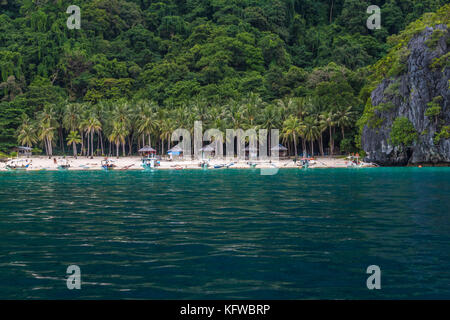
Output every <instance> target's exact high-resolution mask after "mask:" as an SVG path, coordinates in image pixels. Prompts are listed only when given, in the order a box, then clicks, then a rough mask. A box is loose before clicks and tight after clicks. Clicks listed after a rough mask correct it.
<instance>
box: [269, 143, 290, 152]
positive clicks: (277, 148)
mask: <svg viewBox="0 0 450 320" xmlns="http://www.w3.org/2000/svg"><path fill="white" fill-rule="evenodd" d="M270 150H272V151H276V150H278V151H287V148H286V147H285V146H283V145H281V144H278V146H275V147H272V149H270Z"/></svg>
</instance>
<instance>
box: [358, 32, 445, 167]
mask: <svg viewBox="0 0 450 320" xmlns="http://www.w3.org/2000/svg"><path fill="white" fill-rule="evenodd" d="M449 40H450V35H449V31H448V27H447V24H445V23H440V24H436V25H434V26H432V27H431V26H427V27H425V28H424V30H423V31H421V32H416V33H415V34H414V35H413V36H410V37H409V38H407V41H405V43H404V45H403V46H398V47H397V49H396V52H395V55H394V54H392V55H391V58H389V57H388V58H387V59H386V61H390V60H395V61H394V62H393V63H392V64H391V66H390V69H391V70H390V73H389V72H387V73H386V74H384V78H383V79H382V80H381V82H378V83H377V84H376V86H374V87H375V89H374V90H373V91H371V94H370V99H369V100H368V103H367V105H366V110H365V114H364V116H363V119H362V121H361V131H360V134H361V147H362V149H363V150H364V151H365V153H366V161H370V162H375V163H378V164H380V165H407V164H418V163H447V164H450V91H449V78H450V67H449V45H450V41H449ZM393 57H394V58H393ZM395 57H396V58H395ZM386 61H385V62H386ZM380 66H381V64H380V65H379V66H378V67H380ZM393 69H396V70H393ZM392 70H393V71H392ZM387 74H389V75H390V76H387ZM433 107H434V108H433ZM431 108H433V109H431ZM400 117H405V118H407V119H408V120H409V121H410V122H411V123H412V125H413V126H414V129H413V130H415V135H414V137H415V138H414V141H413V142H412V143H411V144H409V145H405V144H395V143H393V142H392V140H393V139H392V127H393V123H394V122H395V120H396V119H397V118H400Z"/></svg>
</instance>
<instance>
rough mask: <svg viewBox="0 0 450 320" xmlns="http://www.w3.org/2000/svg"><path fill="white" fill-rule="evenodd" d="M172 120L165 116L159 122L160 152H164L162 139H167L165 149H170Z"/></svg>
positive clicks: (172, 128)
mask: <svg viewBox="0 0 450 320" xmlns="http://www.w3.org/2000/svg"><path fill="white" fill-rule="evenodd" d="M173 126H174V123H173V120H172V119H171V118H169V117H166V118H164V119H162V120H161V122H160V136H159V137H160V139H161V148H162V149H161V154H164V140H167V150H169V149H170V137H171V136H172V132H173V130H174V127H173Z"/></svg>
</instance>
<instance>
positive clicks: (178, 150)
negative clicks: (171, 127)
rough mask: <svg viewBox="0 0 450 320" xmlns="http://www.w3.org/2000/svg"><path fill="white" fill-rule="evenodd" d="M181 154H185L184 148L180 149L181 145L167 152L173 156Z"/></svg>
mask: <svg viewBox="0 0 450 320" xmlns="http://www.w3.org/2000/svg"><path fill="white" fill-rule="evenodd" d="M181 152H183V148H181V147H180V144H177V145H176V146H174V147H173V148H171V149H169V151H167V153H172V154H176V153H178V154H180V153H181Z"/></svg>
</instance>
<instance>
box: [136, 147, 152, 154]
mask: <svg viewBox="0 0 450 320" xmlns="http://www.w3.org/2000/svg"><path fill="white" fill-rule="evenodd" d="M138 152H143V153H148V152H150V153H156V150H155V149H153V148H152V147H150V146H145V147H143V148H141V149H139V151H138Z"/></svg>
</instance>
